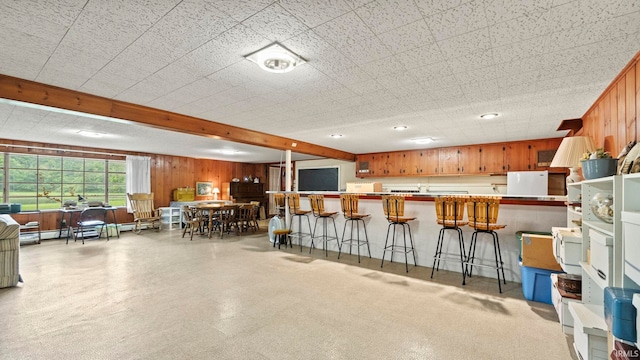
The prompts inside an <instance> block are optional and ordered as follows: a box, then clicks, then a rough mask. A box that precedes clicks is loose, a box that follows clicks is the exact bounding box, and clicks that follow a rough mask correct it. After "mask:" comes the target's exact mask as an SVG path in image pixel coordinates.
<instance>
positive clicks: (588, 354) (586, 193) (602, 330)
mask: <svg viewBox="0 0 640 360" xmlns="http://www.w3.org/2000/svg"><path fill="white" fill-rule="evenodd" d="M580 186H581V189H580V190H581V195H582V236H583V238H582V261H581V262H580V265H581V267H582V303H579V302H571V303H569V304H568V307H569V312H570V313H571V315H572V317H573V320H574V347H575V348H576V352H577V353H579V357H580V358H582V359H585V360H587V359H607V335H608V329H607V325H606V323H605V321H604V288H605V287H607V286H623V281H622V279H623V268H624V267H623V266H622V264H623V262H622V261H623V257H622V255H623V251H622V249H623V242H622V223H621V221H620V215H621V209H622V204H621V203H622V177H621V176H619V175H616V176H610V177H605V178H600V179H593V180H585V181H583V182H581V183H580ZM596 194H604V195H612V196H613V223H612V224H610V223H607V222H605V221H603V220H601V219H599V218H598V217H597V216H596V215H595V214H594V212H593V210H592V209H591V206H590V203H591V199H592V198H593V197H594V196H595V195H596ZM597 237H600V238H602V237H610V238H612V244H611V248H607V250H608V252H601V251H597V252H594V251H590V250H591V249H592V248H593V246H592V241H595V240H594V239H595V238H597ZM594 246H595V244H594ZM600 249H601V248H600ZM603 256H608V257H609V259H608V261H610V262H611V263H612V264H613V265H612V267H611V273H610V274H607V276H606V279H603V278H602V277H601V276H599V275H598V272H597V271H596V270H595V269H594V268H593V266H592V263H593V262H594V260H595V261H596V262H598V263H599V262H601V261H603V259H602V258H601V257H603ZM594 257H598V258H597V259H596V258H594Z"/></svg>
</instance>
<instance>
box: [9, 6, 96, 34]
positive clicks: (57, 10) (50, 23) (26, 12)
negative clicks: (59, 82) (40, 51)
mask: <svg viewBox="0 0 640 360" xmlns="http://www.w3.org/2000/svg"><path fill="white" fill-rule="evenodd" d="M85 2H86V1H75V2H72V1H71V2H55V3H49V4H46V3H43V2H39V1H29V2H23V1H13V2H6V1H5V2H2V3H0V28H3V29H12V30H15V31H19V32H24V33H26V34H29V35H31V36H37V37H40V38H42V39H46V40H49V41H54V42H56V43H57V42H59V41H60V40H61V39H62V38H63V37H64V35H65V33H66V32H67V31H68V30H69V27H71V25H72V24H73V22H74V21H75V19H76V17H77V16H78V15H79V14H80V12H81V11H82V6H84V3H85ZM27 24H28V26H25V25H27Z"/></svg>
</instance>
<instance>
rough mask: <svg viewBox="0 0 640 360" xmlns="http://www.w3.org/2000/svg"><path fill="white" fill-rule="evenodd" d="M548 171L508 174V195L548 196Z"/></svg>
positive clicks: (513, 172) (512, 172) (511, 172)
mask: <svg viewBox="0 0 640 360" xmlns="http://www.w3.org/2000/svg"><path fill="white" fill-rule="evenodd" d="M548 189H549V172H548V171H510V172H507V195H548V191H549V190H548Z"/></svg>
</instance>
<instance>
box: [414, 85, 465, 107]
mask: <svg viewBox="0 0 640 360" xmlns="http://www.w3.org/2000/svg"><path fill="white" fill-rule="evenodd" d="M423 87H425V85H423ZM428 91H429V93H431V95H432V96H433V98H434V100H441V99H454V101H455V100H457V99H460V100H461V102H460V104H464V103H465V102H466V99H464V92H463V91H462V88H461V87H460V85H455V86H452V85H451V84H448V86H442V87H439V88H437V90H436V89H434V91H431V90H428Z"/></svg>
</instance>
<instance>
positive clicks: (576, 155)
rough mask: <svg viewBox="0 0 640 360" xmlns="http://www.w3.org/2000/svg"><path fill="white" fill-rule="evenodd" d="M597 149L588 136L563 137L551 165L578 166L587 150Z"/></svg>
mask: <svg viewBox="0 0 640 360" xmlns="http://www.w3.org/2000/svg"><path fill="white" fill-rule="evenodd" d="M595 149H596V147H595V145H594V144H593V140H591V138H590V137H588V136H572V137H566V138H564V139H562V142H561V143H560V147H558V151H556V154H555V155H554V156H553V160H552V161H551V165H549V166H550V167H564V168H576V167H578V166H579V165H580V159H582V156H583V155H584V153H586V152H592V151H594V150H595Z"/></svg>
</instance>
